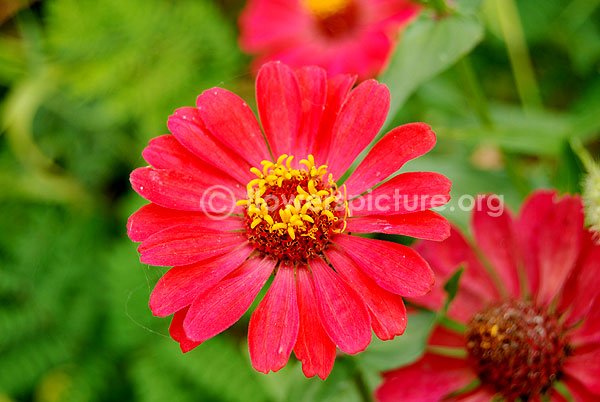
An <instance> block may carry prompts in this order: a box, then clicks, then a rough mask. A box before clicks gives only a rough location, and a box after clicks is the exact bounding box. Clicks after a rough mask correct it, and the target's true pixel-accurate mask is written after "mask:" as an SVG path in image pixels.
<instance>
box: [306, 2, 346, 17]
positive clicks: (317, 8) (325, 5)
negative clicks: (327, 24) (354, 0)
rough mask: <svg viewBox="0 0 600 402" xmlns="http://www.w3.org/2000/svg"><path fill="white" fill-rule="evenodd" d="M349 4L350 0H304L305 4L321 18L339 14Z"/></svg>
mask: <svg viewBox="0 0 600 402" xmlns="http://www.w3.org/2000/svg"><path fill="white" fill-rule="evenodd" d="M349 5H350V0H304V6H305V7H306V8H307V9H308V10H309V11H310V12H311V13H312V14H313V15H315V16H317V17H319V18H321V19H324V18H328V17H331V16H332V15H335V14H338V13H340V12H341V11H344V10H345V9H346V8H348V6H349Z"/></svg>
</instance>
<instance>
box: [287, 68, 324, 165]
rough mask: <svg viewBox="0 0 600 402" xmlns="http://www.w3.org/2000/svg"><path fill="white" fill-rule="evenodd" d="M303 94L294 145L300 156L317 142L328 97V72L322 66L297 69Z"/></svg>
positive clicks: (306, 153)
mask: <svg viewBox="0 0 600 402" xmlns="http://www.w3.org/2000/svg"><path fill="white" fill-rule="evenodd" d="M296 75H297V77H298V83H299V84H300V92H301V95H302V120H301V122H300V131H299V132H298V137H297V138H296V142H295V145H294V147H293V149H294V152H296V154H297V156H298V157H300V158H305V157H306V156H308V154H309V153H310V150H311V149H312V147H313V144H314V143H315V139H316V138H317V134H318V132H319V125H320V123H321V116H322V115H323V110H324V109H325V101H326V98H327V73H326V72H325V70H323V69H322V68H320V67H315V66H311V67H303V68H301V69H299V70H297V71H296Z"/></svg>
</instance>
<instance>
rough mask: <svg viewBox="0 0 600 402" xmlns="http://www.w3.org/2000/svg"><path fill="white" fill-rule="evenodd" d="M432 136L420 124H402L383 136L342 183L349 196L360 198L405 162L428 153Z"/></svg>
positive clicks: (426, 126)
mask: <svg viewBox="0 0 600 402" xmlns="http://www.w3.org/2000/svg"><path fill="white" fill-rule="evenodd" d="M434 145H435V134H434V133H433V131H431V127H429V126H428V125H427V124H423V123H411V124H405V125H403V126H400V127H396V128H395V129H393V130H392V131H390V132H389V133H387V134H386V135H385V136H384V137H383V138H382V139H381V140H380V141H378V142H377V144H375V146H374V147H373V149H371V151H370V152H369V154H368V155H367V156H366V158H365V159H364V160H363V161H362V162H361V163H360V165H358V168H356V170H355V171H354V172H353V173H352V175H351V176H350V178H348V180H347V181H346V183H345V184H346V187H347V189H348V193H349V194H361V193H363V192H364V191H367V190H369V189H370V188H372V187H373V186H374V185H376V184H379V183H380V182H382V181H383V180H385V179H387V178H388V177H389V176H390V175H392V174H393V173H395V172H397V171H398V170H400V168H401V167H402V166H403V165H404V164H405V163H406V162H408V161H409V160H411V159H415V158H417V157H419V156H421V155H423V154H425V153H427V152H429V151H430V150H431V149H432V148H433V146H434Z"/></svg>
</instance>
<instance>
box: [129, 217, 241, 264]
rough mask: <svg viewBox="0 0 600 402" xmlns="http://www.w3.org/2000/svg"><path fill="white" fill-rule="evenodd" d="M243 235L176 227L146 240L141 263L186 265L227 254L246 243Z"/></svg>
mask: <svg viewBox="0 0 600 402" xmlns="http://www.w3.org/2000/svg"><path fill="white" fill-rule="evenodd" d="M246 241H247V237H246V235H245V234H244V233H242V232H217V231H215V230H211V229H206V228H204V227H202V226H197V225H180V226H173V227H170V228H168V229H165V230H163V231H162V232H158V233H155V234H153V235H152V236H150V237H149V238H147V239H146V240H144V242H143V243H142V244H140V246H139V247H138V251H139V252H140V254H141V257H140V261H141V262H143V263H144V264H150V265H162V266H173V265H187V264H193V263H195V262H198V261H202V260H206V259H208V258H211V257H214V256H217V255H221V254H225V253H226V252H228V251H230V250H232V249H234V248H235V247H237V246H239V245H241V244H243V243H245V242H246Z"/></svg>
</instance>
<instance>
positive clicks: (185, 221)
mask: <svg viewBox="0 0 600 402" xmlns="http://www.w3.org/2000/svg"><path fill="white" fill-rule="evenodd" d="M178 225H196V226H202V227H204V228H206V229H214V230H218V231H223V232H225V231H233V230H241V229H243V228H244V221H243V220H242V219H241V218H240V217H239V216H232V215H219V216H212V215H207V214H205V213H204V212H191V211H180V210H177V209H169V208H163V207H161V206H159V205H156V204H146V205H144V206H143V207H141V208H140V209H138V210H137V211H136V212H135V213H133V214H132V215H131V216H130V217H129V219H128V220H127V235H128V236H129V238H130V239H131V240H133V241H136V242H137V241H144V240H146V239H147V238H148V237H150V236H152V235H153V234H155V233H158V232H160V231H161V230H165V229H167V228H170V227H173V226H178Z"/></svg>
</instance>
